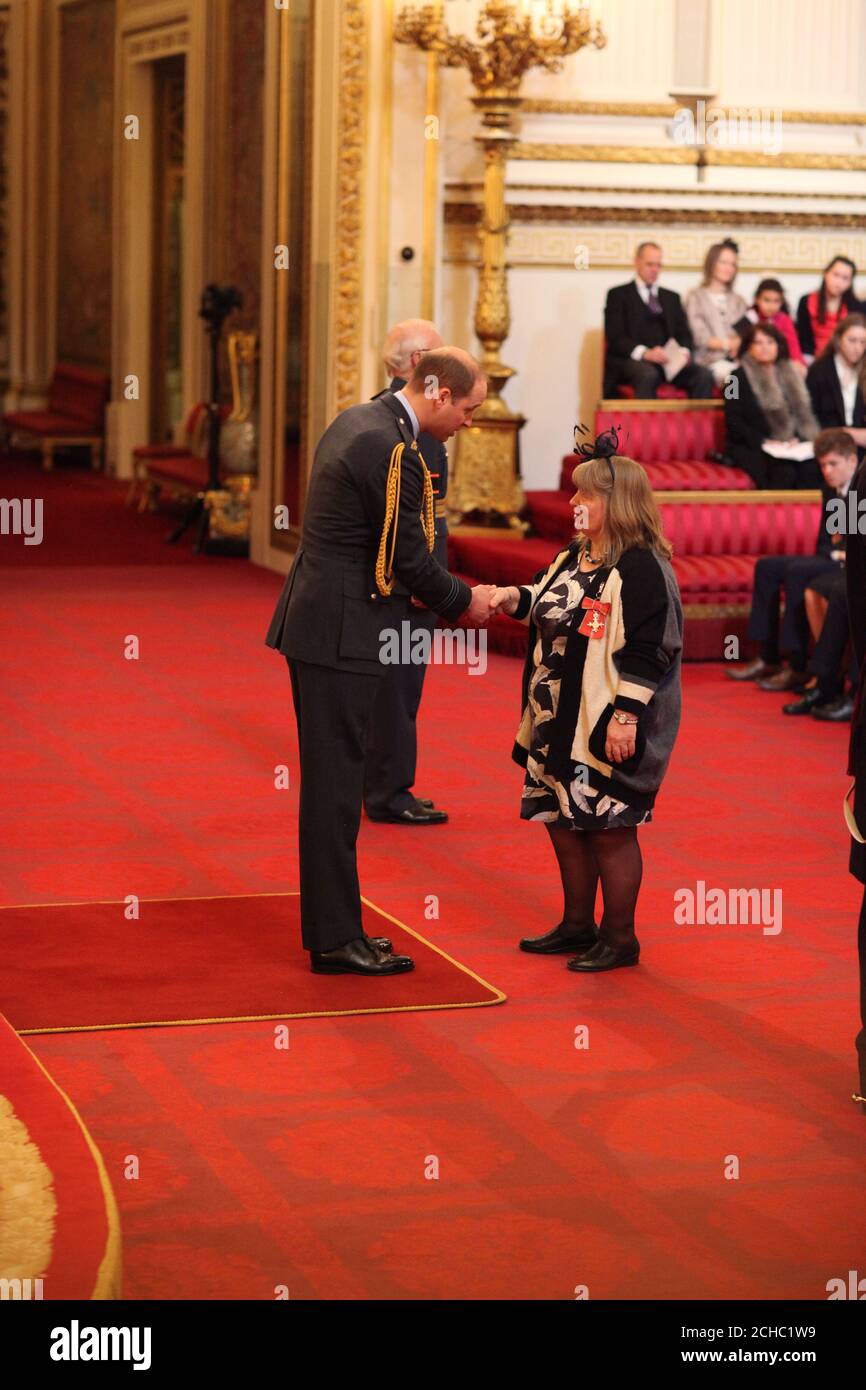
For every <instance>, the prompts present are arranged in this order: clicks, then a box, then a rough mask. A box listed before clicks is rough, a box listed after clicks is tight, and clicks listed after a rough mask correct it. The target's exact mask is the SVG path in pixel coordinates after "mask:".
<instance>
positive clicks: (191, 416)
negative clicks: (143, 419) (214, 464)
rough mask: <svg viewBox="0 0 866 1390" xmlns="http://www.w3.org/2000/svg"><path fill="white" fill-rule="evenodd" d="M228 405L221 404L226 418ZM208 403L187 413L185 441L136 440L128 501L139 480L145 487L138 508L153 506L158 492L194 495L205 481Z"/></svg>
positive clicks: (201, 403) (180, 496)
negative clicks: (156, 441) (147, 442)
mask: <svg viewBox="0 0 866 1390" xmlns="http://www.w3.org/2000/svg"><path fill="white" fill-rule="evenodd" d="M230 410H231V406H228V405H222V406H220V418H221V419H223V420H225V419H226V417H227V416H228V414H229V412H230ZM207 422H208V413H207V405H206V403H205V402H204V401H199V402H198V403H197V404H196V405H194V406H193V407H192V409H191V410H190V411H189V413H188V414H187V417H186V420H185V421H184V426H183V437H184V442H183V443H182V444H175V443H173V442H170V441H169V442H167V443H163V444H139V445H138V446H137V448H135V449H133V451H132V469H133V478H132V483H131V484H130V488H129V492H128V494H127V498H126V500H127V503H130V502H132V501H133V500H134V498H135V494H136V492H137V491H138V487H139V484H140V483H142V482H144V483H145V490H144V493H143V495H142V496H141V498H140V500H139V504H138V510H139V511H140V512H142V511H145V510H146V509H147V508H151V509H153V508H154V507H155V506H156V503H157V498H158V497H159V494H160V493H161V492H163V491H164V492H167V493H168V494H169V495H170V496H171V497H172V498H175V499H186V498H195V497H197V496H198V494H199V493H200V492H203V491H204V490H205V488H206V487H207V483H208V463H207Z"/></svg>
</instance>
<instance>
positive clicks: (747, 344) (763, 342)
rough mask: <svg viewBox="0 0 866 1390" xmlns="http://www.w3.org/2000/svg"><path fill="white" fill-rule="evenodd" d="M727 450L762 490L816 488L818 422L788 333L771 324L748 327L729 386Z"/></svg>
mask: <svg viewBox="0 0 866 1390" xmlns="http://www.w3.org/2000/svg"><path fill="white" fill-rule="evenodd" d="M725 427H726V433H727V445H726V450H725V451H726V453H727V455H728V457H729V458H730V459H731V461H732V462H733V463H735V464H736V465H737V467H739V468H742V469H744V470H745V471H746V472H747V473H748V474H749V476H750V477H751V478H752V479H754V482H755V486H756V487H759V488H817V487H820V484H821V474H820V470H819V468H818V465H817V463H816V462H815V457H814V450H813V448H812V441H813V440H814V438H815V436H816V435H817V433H818V422H817V420H816V419H815V416H814V415H813V413H812V406H811V403H810V401H809V394H808V392H807V390H806V386H805V383H804V381H803V378H802V376H801V375H800V373H799V372H798V371H796V370H795V368H794V366H793V363H792V362H791V360H790V355H789V352H788V344H787V343H786V341H785V337H784V334H782V333H781V332H780V331H779V329H778V328H776V327H775V326H774V325H773V324H770V323H764V324H753V325H751V326H750V327H749V328H748V329H746V331H745V335H744V338H743V345H742V349H741V358H740V365H739V367H738V368H737V370H736V371H735V372H734V373H733V374H732V376H731V379H730V383H729V386H727V387H726V388H725Z"/></svg>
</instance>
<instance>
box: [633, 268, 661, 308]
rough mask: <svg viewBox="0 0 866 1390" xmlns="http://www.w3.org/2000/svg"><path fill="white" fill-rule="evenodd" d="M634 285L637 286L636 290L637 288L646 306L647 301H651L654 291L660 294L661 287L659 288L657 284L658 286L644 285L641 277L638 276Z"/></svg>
mask: <svg viewBox="0 0 866 1390" xmlns="http://www.w3.org/2000/svg"><path fill="white" fill-rule="evenodd" d="M634 283H635V286H636V288H637V292H638V294H639V295H640V297H641V299H642V300H643V302H644V304H646V302H647V300H648V299H649V297H650V295H651V294H652V292H653V291H655V293H656V294H658V292H659V287H658V285H657V284H656V285H647V284H645V283H644V281H643V280H642V279H641V278H640V276H639V275H636V276H635V277H634Z"/></svg>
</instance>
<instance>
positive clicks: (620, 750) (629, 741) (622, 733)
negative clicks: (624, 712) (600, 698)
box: [604, 715, 637, 763]
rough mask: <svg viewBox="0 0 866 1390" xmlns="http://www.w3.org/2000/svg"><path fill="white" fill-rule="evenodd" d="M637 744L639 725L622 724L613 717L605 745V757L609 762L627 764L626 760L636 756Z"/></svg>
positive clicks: (608, 727)
mask: <svg viewBox="0 0 866 1390" xmlns="http://www.w3.org/2000/svg"><path fill="white" fill-rule="evenodd" d="M636 744H637V725H636V724H620V722H619V720H618V719H614V717H613V715H611V717H610V722H609V724H608V726H607V735H606V738H605V744H604V756H605V757H606V758H607V760H608V762H609V763H622V762H625V759H626V758H630V757H632V755H633V754H634V751H635V747H636Z"/></svg>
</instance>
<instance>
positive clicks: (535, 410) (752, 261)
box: [442, 227, 866, 488]
mask: <svg viewBox="0 0 866 1390" xmlns="http://www.w3.org/2000/svg"><path fill="white" fill-rule="evenodd" d="M648 230H651V229H648ZM455 234H456V235H455ZM716 235H719V236H720V235H721V232H719V233H718V234H717V233H715V232H712V233H707V232H706V231H705V230H704V229H701V230H690V229H682V230H680V229H662V231H661V233H660V234H659V236H658V239H659V241H660V242H661V243H662V246H663V247H664V252H665V258H666V266H667V267H668V268H666V270H665V272H664V274H663V278H662V283H663V284H664V285H665V286H666V288H668V289H672V290H676V291H677V293H678V294H680V295H685V293H686V292H687V291H688V290H689V289H691V287H692V286H693V285H695V284H697V283H698V281H699V278H700V277H699V266H700V264H701V261H702V258H703V253H704V250H705V248H706V246H707V245H708V244H709V242H710V241H712V240H715V238H716ZM636 240H637V236H636V232H635V229H634V228H627V229H620V228H611V229H608V228H576V229H574V230H572V229H563V228H548V227H518V228H516V229H515V231H514V233H513V235H512V242H511V262H512V270H511V273H510V277H509V291H510V295H511V316H512V324H513V330H512V333H511V336H510V337H509V338H508V339H507V340H506V342H505V344H504V346H503V358H504V360H505V361H506V362H508V363H510V364H511V365H512V366H513V367H515V368H516V370H517V373H518V375H517V376H516V377H514V378H513V379H512V380H511V381H510V382H509V383H508V387H507V389H506V391H505V399H506V400H507V402H508V405H509V406H510V408H511V409H512V410H515V411H517V412H519V413H521V414H523V415H525V416H526V417H527V424H526V426H525V427H524V429H523V430H522V432H521V455H522V473H523V482H524V486H525V487H527V488H552V487H556V485H557V479H558V477H559V467H560V460H561V458H562V456H563V454H565V453H567V452H568V450H569V447H570V442H571V439H572V431H573V428H574V425H575V424H576V423H577V422H578V421H582V422H584V423H586V424H587V425H589V426H590V427H591V426H592V423H593V419H594V411H595V408H596V405H597V403H598V400H599V397H600V395H601V352H602V332H603V329H602V325H603V319H604V302H605V298H606V295H607V292H608V290H609V289H610V288H611V287H612V286H613V285H619V284H622V283H624V282H625V281H626V280H629V279H630V278H631V275H632V271H631V269H630V261H631V256H632V253H633V249H634V246H635V243H636ZM739 241H740V246H741V250H742V257H741V262H742V264H743V265H744V266H745V267H746V268H745V269H744V270H743V271H742V272H741V274H740V276H739V278H738V281H737V288H738V290H739V291H740V293H741V294H743V295H744V296H745V297H746V299H751V296H752V294H753V293H754V289H755V287H756V285H757V283H758V281H759V280H760V279H762V278H763V277H764V276H765V275H770V274H778V275H779V276H780V277H781V279H782V282H783V284H784V286H785V289H786V291H787V294H788V300H789V303H790V304H791V308H792V310H794V309H796V304H797V301H798V300H799V298H800V296H801V295H802V294H805V293H806V292H807V291H809V290H812V289H814V288H815V286H816V284H817V281H818V275H819V271H820V268H821V267H822V266H823V265H824V264H825V262H826V261H827V260H829V259H830V256H831V255H832V254H833V253H835V252H836V251H843V252H847V253H848V254H850V255H852V256H853V258H854V259H855V260H857V261H858V264H860V265H863V266H866V233H845V234H841V235H836V234H832V233H823V232H821V233H810V232H803V233H800V232H793V231H792V232H768V233H757V232H756V233H752V234H750V235H748V236H740V238H739ZM576 242H581V243H585V244H586V245H587V247H588V249H589V252H590V266H591V267H592V269H589V270H582V271H578V270H575V269H574V268H573V257H574V246H575V243H576ZM458 255H460V256H463V255H465V256H466V257H469V256H472V255H474V246H473V240H472V235H471V233H467V232H466V231H465V229H455V228H451V229H450V230H449V236H448V238H447V243H446V256H449V257H451V256H458ZM476 285H477V272H476V270H475V268H474V266H472V265H470V264H468V263H467V261H466V260H461V261H457V260H454V259H448V260H447V261H446V265H445V269H444V283H443V294H444V307H443V314H442V318H443V329H444V331H445V332H446V334H447V336H449V337H451V338H453V340H454V341H455V342H457V343H464V344H466V345H467V346H468V347H470V349H471V348H477V346H478V345H477V343H476V342H475V339H474V334H473V331H472V314H473V307H474V301H475V292H476ZM857 287H858V290H859V293H860V294H866V277H864V276H861V277H860V279H859V280H858V282H857Z"/></svg>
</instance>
